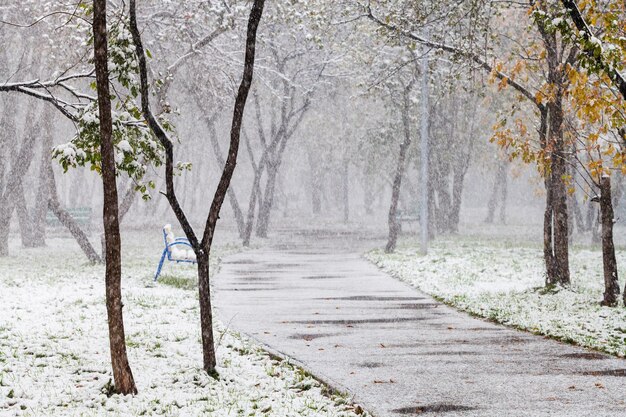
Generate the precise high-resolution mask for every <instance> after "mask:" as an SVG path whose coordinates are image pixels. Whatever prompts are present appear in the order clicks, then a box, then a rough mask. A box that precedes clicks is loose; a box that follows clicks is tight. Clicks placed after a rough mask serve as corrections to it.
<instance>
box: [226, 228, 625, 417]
mask: <svg viewBox="0 0 626 417" xmlns="http://www.w3.org/2000/svg"><path fill="white" fill-rule="evenodd" d="M288 240H289V242H287V243H283V244H275V245H273V246H272V247H270V248H266V249H260V250H253V251H248V252H245V253H240V254H237V255H234V256H230V257H228V258H226V259H225V260H224V262H223V264H222V269H221V271H220V273H219V274H218V275H217V276H216V279H215V281H214V283H215V303H216V307H217V314H218V316H219V317H220V319H221V320H222V321H223V322H224V323H226V324H229V326H230V327H231V328H232V329H234V330H238V331H241V332H243V333H246V334H248V335H250V336H252V337H253V338H255V339H257V340H259V341H260V342H262V343H264V344H266V345H268V346H269V347H270V348H271V349H273V350H276V351H278V352H281V353H282V354H284V355H287V356H289V357H292V358H295V359H296V360H297V361H299V362H301V363H302V364H303V365H304V366H305V367H307V368H308V369H309V370H310V371H312V372H313V373H315V374H316V375H318V376H319V377H321V378H322V379H325V380H327V381H329V382H331V383H333V384H335V385H337V386H338V387H339V388H343V389H344V390H347V391H350V392H351V393H353V394H354V395H355V400H356V401H357V402H358V403H360V404H362V405H363V406H364V407H365V408H366V409H368V410H370V411H371V412H373V413H374V414H375V415H376V416H378V417H384V416H407V415H409V416H410V415H421V414H426V415H433V416H435V415H442V416H446V417H448V416H449V417H452V416H534V417H536V416H548V415H550V416H626V402H625V401H626V363H625V362H624V361H623V360H620V359H615V358H611V357H609V356H605V355H601V354H598V353H593V352H590V351H588V350H585V349H581V348H576V347H573V346H569V345H565V344H562V343H558V342H555V341H552V340H547V339H544V338H542V337H538V336H533V335H531V334H528V333H524V332H518V331H515V330H510V329H507V328H504V327H502V326H498V325H494V324H491V323H488V322H486V321H484V320H480V319H476V318H472V317H470V316H468V315H466V314H463V313H460V312H457V311H455V310H454V309H451V308H449V307H447V306H445V305H442V304H440V303H437V302H436V301H434V300H433V299H431V298H430V297H428V296H425V295H424V294H422V293H420V292H419V291H417V290H415V289H413V288H411V287H409V286H407V285H405V284H403V283H401V282H399V281H397V280H395V279H393V278H391V277H390V276H388V275H387V274H385V273H383V272H381V271H379V270H378V269H377V268H376V267H374V266H372V265H371V264H369V263H368V262H367V261H365V260H364V259H362V258H361V256H360V253H361V252H362V250H364V249H366V248H367V247H368V245H373V244H375V243H373V242H371V241H369V242H368V241H358V240H356V236H346V237H345V239H339V238H338V237H336V236H329V235H324V234H322V235H302V236H300V237H296V238H289V239H288Z"/></svg>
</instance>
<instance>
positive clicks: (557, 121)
mask: <svg viewBox="0 0 626 417" xmlns="http://www.w3.org/2000/svg"><path fill="white" fill-rule="evenodd" d="M548 109H549V114H550V123H549V126H550V128H549V137H550V139H551V142H552V146H553V147H554V148H553V151H552V154H551V176H552V182H551V187H552V198H553V200H552V203H553V204H552V216H553V238H554V242H553V244H554V271H553V272H554V275H553V276H552V277H551V278H550V283H551V284H553V285H554V284H559V285H562V286H568V285H569V284H570V273H569V232H568V229H569V227H568V226H569V222H568V213H567V187H566V185H565V182H564V181H563V178H564V176H565V175H566V173H567V172H566V158H567V156H566V154H565V152H564V149H565V145H564V140H563V108H562V96H561V95H560V94H559V93H557V97H556V99H555V101H554V102H552V103H550V104H549V105H548Z"/></svg>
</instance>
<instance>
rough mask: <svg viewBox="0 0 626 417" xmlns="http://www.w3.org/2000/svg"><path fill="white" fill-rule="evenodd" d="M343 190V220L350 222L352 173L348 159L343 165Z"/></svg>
mask: <svg viewBox="0 0 626 417" xmlns="http://www.w3.org/2000/svg"><path fill="white" fill-rule="evenodd" d="M342 168H343V169H342V175H341V178H342V191H343V222H344V223H348V222H349V221H350V189H349V185H350V175H349V169H350V167H349V165H348V161H347V160H345V161H344V162H343V167H342Z"/></svg>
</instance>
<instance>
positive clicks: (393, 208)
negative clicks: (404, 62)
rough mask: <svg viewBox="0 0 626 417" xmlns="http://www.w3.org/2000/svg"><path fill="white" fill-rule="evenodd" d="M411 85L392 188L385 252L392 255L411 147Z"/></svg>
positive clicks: (403, 111)
mask: <svg viewBox="0 0 626 417" xmlns="http://www.w3.org/2000/svg"><path fill="white" fill-rule="evenodd" d="M411 86H412V84H410V85H409V86H408V87H406V88H405V90H404V100H403V103H402V123H403V126H404V140H403V141H402V143H401V144H400V153H399V154H398V162H397V164H396V174H395V176H394V178H393V185H392V188H391V205H390V206H389V215H388V217H387V223H388V225H389V236H388V238H387V245H386V246H385V252H387V253H391V252H393V251H394V250H395V249H396V244H397V242H398V233H399V232H400V224H399V223H398V218H397V215H396V214H397V212H398V199H399V197H400V188H401V187H402V177H403V176H404V171H405V168H406V154H407V151H408V149H409V146H410V145H411V127H410V119H409V107H410V101H409V93H410V91H411Z"/></svg>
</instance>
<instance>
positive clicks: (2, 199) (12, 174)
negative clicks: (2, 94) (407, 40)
mask: <svg viewBox="0 0 626 417" xmlns="http://www.w3.org/2000/svg"><path fill="white" fill-rule="evenodd" d="M13 129H14V127H13ZM36 130H37V128H36V127H32V126H31V127H30V128H29V133H28V134H26V135H25V136H24V141H23V142H22V145H21V146H20V149H19V151H18V152H17V154H16V155H15V158H14V160H13V161H12V164H11V169H10V170H9V172H8V178H7V179H6V181H5V188H4V191H3V190H0V257H1V256H8V254H9V242H8V239H9V227H10V224H11V215H12V214H13V210H14V209H15V202H16V199H19V198H20V196H18V194H19V192H20V190H21V188H22V181H23V178H24V176H25V175H26V172H27V171H28V168H29V167H30V164H31V162H32V159H33V154H34V151H33V149H34V146H35V134H34V132H35V131H36ZM2 191H3V192H2ZM21 196H22V197H23V193H21ZM22 214H23V213H22Z"/></svg>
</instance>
